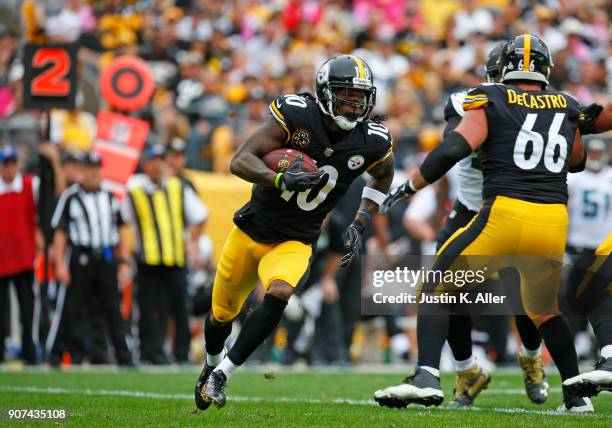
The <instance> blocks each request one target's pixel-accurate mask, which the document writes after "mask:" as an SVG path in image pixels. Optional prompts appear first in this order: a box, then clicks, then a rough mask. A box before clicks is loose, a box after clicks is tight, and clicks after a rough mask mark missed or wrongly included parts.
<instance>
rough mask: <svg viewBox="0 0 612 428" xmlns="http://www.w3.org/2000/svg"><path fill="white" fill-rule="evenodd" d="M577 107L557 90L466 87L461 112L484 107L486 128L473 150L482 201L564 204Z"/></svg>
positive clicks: (510, 86) (572, 100) (497, 85)
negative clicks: (495, 198)
mask: <svg viewBox="0 0 612 428" xmlns="http://www.w3.org/2000/svg"><path fill="white" fill-rule="evenodd" d="M579 107H580V105H579V103H578V101H576V100H575V99H574V98H573V97H572V96H570V95H568V94H566V93H563V92H559V91H553V90H541V91H525V90H522V89H520V88H519V87H517V86H514V85H503V84H498V83H492V84H488V83H487V84H482V85H479V86H477V87H475V88H473V89H471V90H470V91H469V92H468V94H467V95H466V97H465V100H464V101H463V109H464V110H465V111H467V110H472V109H477V108H484V110H485V113H486V116H487V125H488V137H487V140H486V141H485V143H484V144H483V145H482V146H481V147H480V151H479V157H480V162H481V167H482V170H483V174H484V187H483V198H484V199H487V198H490V197H493V196H497V195H500V196H508V197H511V198H517V199H522V200H525V201H529V202H536V203H551V204H555V203H559V204H566V203H567V181H566V179H567V172H568V158H569V155H570V153H571V152H572V147H573V145H574V138H575V134H576V129H577V127H578V117H579V114H580V111H579Z"/></svg>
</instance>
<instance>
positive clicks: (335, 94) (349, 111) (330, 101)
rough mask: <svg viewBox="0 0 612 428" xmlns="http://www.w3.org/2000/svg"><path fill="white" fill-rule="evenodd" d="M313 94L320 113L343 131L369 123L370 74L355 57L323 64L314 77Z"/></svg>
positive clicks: (373, 92)
mask: <svg viewBox="0 0 612 428" xmlns="http://www.w3.org/2000/svg"><path fill="white" fill-rule="evenodd" d="M315 92H316V98H317V104H318V105H319V108H320V109H321V111H322V112H323V113H324V114H326V115H328V116H330V117H331V118H332V119H333V120H334V122H335V123H336V124H337V125H338V126H339V127H340V128H341V129H344V130H345V131H350V130H351V129H353V128H355V126H356V125H357V122H362V121H366V120H368V119H369V118H370V116H371V115H372V110H373V108H374V105H375V104H376V87H375V86H374V78H373V76H372V70H370V67H369V66H368V64H366V63H365V61H364V60H362V59H361V58H359V57H356V56H354V55H339V56H335V57H333V58H330V59H328V60H327V61H325V62H324V63H323V65H321V67H319V70H318V71H317V75H316V77H315ZM339 107H340V108H339Z"/></svg>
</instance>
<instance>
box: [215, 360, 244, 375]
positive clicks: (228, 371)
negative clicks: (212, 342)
mask: <svg viewBox="0 0 612 428" xmlns="http://www.w3.org/2000/svg"><path fill="white" fill-rule="evenodd" d="M238 367H240V366H237V365H236V364H234V363H232V360H230V359H229V358H227V357H225V358H223V361H221V363H220V364H219V365H218V366H217V367H216V368H215V370H214V371H216V372H218V371H221V372H223V374H224V375H225V377H226V378H227V379H228V380H229V378H230V377H231V376H232V374H234V371H236V369H237V368H238Z"/></svg>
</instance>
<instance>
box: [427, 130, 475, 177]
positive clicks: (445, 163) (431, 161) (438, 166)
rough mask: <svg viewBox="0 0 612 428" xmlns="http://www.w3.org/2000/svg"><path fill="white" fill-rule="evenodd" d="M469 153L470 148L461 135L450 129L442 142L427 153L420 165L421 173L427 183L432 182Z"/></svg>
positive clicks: (470, 151)
mask: <svg viewBox="0 0 612 428" xmlns="http://www.w3.org/2000/svg"><path fill="white" fill-rule="evenodd" d="M470 153H472V148H471V147H470V145H469V144H468V142H467V140H466V139H465V138H463V135H461V134H459V133H458V132H455V131H451V132H450V133H449V134H448V136H447V137H446V138H444V141H442V144H440V145H439V146H438V147H436V148H435V149H433V150H432V151H431V152H430V153H429V155H428V156H427V158H426V159H425V161H424V162H423V164H422V165H421V169H420V171H421V175H422V176H423V178H424V179H425V180H426V181H427V182H428V183H434V182H436V181H438V180H439V179H440V178H442V176H443V175H444V174H446V173H447V172H448V170H449V169H451V168H452V167H453V165H455V164H456V163H457V162H459V161H460V160H461V159H463V158H464V157H466V156H468V155H469V154H470Z"/></svg>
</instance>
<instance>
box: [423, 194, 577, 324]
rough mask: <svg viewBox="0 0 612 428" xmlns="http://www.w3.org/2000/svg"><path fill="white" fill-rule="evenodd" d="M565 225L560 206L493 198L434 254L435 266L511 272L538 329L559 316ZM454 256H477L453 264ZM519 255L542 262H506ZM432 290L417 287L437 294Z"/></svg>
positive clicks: (425, 286)
mask: <svg viewBox="0 0 612 428" xmlns="http://www.w3.org/2000/svg"><path fill="white" fill-rule="evenodd" d="M567 225H568V214H567V207H566V206H565V205H563V204H538V203H533V202H527V201H523V200H519V199H513V198H509V197H504V196H497V197H495V198H494V199H493V200H492V201H491V202H486V203H485V204H484V206H483V208H482V209H481V210H480V212H479V213H478V215H476V216H475V217H474V218H473V219H472V221H471V222H470V223H469V224H468V225H467V226H466V227H464V228H462V229H459V230H457V231H456V232H455V233H454V234H453V235H452V236H451V237H450V238H449V239H448V241H446V243H445V244H444V245H443V246H442V248H440V250H439V251H438V253H437V256H438V257H437V259H436V260H437V261H436V263H437V264H438V268H443V269H450V270H457V269H466V268H468V269H471V270H474V271H475V270H478V269H482V268H483V267H484V266H486V267H487V273H488V276H490V275H492V274H493V273H494V272H497V271H499V270H501V269H504V268H507V267H516V268H517V269H518V271H519V273H520V277H521V285H520V287H521V296H522V300H523V305H524V306H525V311H526V313H527V314H528V315H529V316H530V317H531V318H532V319H533V320H534V322H535V323H536V324H538V325H539V324H541V323H543V322H544V321H546V320H547V319H549V318H550V317H551V316H554V315H557V314H558V313H559V308H558V302H557V290H558V288H559V283H560V279H561V268H562V261H563V252H564V250H565V242H566V236H567ZM457 255H460V256H481V257H473V258H467V259H466V258H461V259H456V256H457ZM519 255H520V256H525V255H526V256H545V257H520V258H518V257H511V256H519ZM504 256H510V257H504ZM466 263H467V264H469V266H466ZM478 264H479V265H478ZM438 285H439V284H424V286H423V287H424V289H425V290H437V289H438V288H437V287H438ZM432 287H433V288H432Z"/></svg>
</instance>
